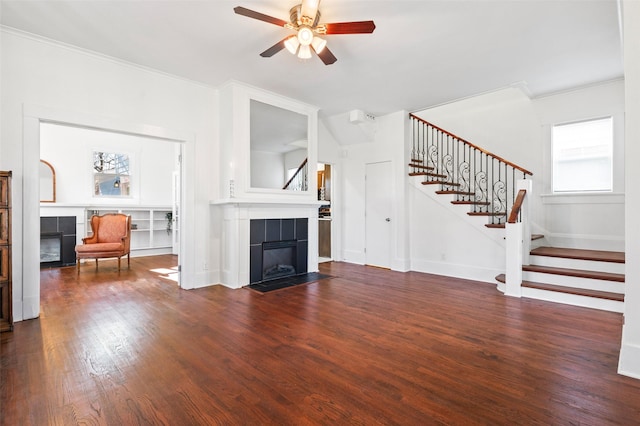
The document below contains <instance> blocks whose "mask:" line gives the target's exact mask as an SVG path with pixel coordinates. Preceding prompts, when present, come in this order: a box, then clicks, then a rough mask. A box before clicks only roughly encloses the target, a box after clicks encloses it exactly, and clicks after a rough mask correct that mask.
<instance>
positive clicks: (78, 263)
mask: <svg viewBox="0 0 640 426" xmlns="http://www.w3.org/2000/svg"><path fill="white" fill-rule="evenodd" d="M76 269H77V270H78V275H80V259H76Z"/></svg>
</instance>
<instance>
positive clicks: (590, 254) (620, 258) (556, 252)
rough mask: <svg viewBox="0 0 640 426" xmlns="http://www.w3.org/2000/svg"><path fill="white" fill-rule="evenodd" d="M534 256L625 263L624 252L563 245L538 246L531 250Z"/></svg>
mask: <svg viewBox="0 0 640 426" xmlns="http://www.w3.org/2000/svg"><path fill="white" fill-rule="evenodd" d="M531 254H532V255H534V256H549V257H562V258H566V259H580V260H595V261H599V262H611V263H624V261H625V258H624V252H621V251H603V250H583V249H571V248H561V247H538V248H535V249H533V250H531Z"/></svg>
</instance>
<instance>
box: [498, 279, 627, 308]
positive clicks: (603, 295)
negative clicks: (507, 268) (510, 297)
mask: <svg viewBox="0 0 640 426" xmlns="http://www.w3.org/2000/svg"><path fill="white" fill-rule="evenodd" d="M496 281H499V282H501V283H504V282H506V277H505V274H500V275H498V276H497V277H496ZM522 287H527V288H535V289H538V290H547V291H555V292H558V293H566V294H574V295H577V296H588V297H596V298H598V299H606V300H615V301H618V302H624V294H620V293H612V292H610V291H599V290H587V289H584V288H575V287H566V286H562V285H553V284H543V283H537V282H533V281H522Z"/></svg>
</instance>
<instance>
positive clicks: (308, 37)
mask: <svg viewBox="0 0 640 426" xmlns="http://www.w3.org/2000/svg"><path fill="white" fill-rule="evenodd" d="M298 41H299V42H300V45H301V46H309V45H310V44H311V42H312V41H313V31H312V30H311V28H309V27H306V26H303V27H300V29H299V30H298Z"/></svg>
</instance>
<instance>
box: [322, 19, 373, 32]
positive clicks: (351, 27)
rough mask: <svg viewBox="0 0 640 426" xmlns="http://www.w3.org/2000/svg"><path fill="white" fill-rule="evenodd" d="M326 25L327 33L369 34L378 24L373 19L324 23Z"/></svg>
mask: <svg viewBox="0 0 640 426" xmlns="http://www.w3.org/2000/svg"><path fill="white" fill-rule="evenodd" d="M324 27H325V28H326V29H327V32H326V34H368V33H372V32H373V30H375V29H376V24H374V23H373V21H357V22H337V23H334V24H324Z"/></svg>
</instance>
